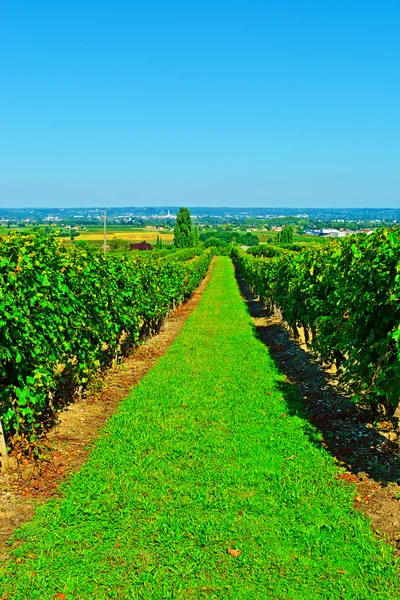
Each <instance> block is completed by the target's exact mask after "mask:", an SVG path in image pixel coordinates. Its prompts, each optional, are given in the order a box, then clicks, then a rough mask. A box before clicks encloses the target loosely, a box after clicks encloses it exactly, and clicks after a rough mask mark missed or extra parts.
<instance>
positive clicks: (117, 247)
mask: <svg viewBox="0 0 400 600" xmlns="http://www.w3.org/2000/svg"><path fill="white" fill-rule="evenodd" d="M77 243H78V242H77ZM107 243H108V246H109V247H110V249H111V250H114V251H116V252H128V250H129V248H130V242H129V240H125V239H124V238H120V237H117V236H114V237H113V238H111V240H109V241H108V242H107Z"/></svg>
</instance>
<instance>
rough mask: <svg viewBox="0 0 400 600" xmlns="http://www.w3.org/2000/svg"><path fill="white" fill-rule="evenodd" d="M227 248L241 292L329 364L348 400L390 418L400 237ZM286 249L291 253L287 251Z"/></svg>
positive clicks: (397, 392)
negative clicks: (255, 250)
mask: <svg viewBox="0 0 400 600" xmlns="http://www.w3.org/2000/svg"><path fill="white" fill-rule="evenodd" d="M265 248H266V253H267V256H254V255H252V254H249V253H246V252H244V251H242V250H241V249H240V248H234V249H233V251H232V256H233V257H234V259H235V261H236V262H237V265H238V268H239V270H240V273H241V274H242V276H243V277H244V279H245V281H246V282H247V283H248V285H249V286H250V287H251V288H252V289H253V290H254V292H255V293H256V294H258V296H259V297H260V299H261V300H262V301H264V302H265V303H266V304H267V305H268V306H269V307H270V308H271V309H272V310H273V309H278V310H279V312H280V313H281V315H282V317H283V319H284V320H285V321H286V323H287V324H288V325H289V327H290V328H291V329H292V331H293V333H294V335H295V337H296V338H299V336H300V334H302V335H303V336H304V339H305V342H306V343H307V344H308V345H309V346H310V347H312V349H313V350H314V351H315V352H316V354H317V355H318V356H319V357H320V359H321V360H322V361H324V362H326V363H332V364H334V365H335V366H336V367H337V369H338V372H339V374H340V377H341V381H342V382H343V384H345V386H346V387H347V388H348V390H349V391H350V392H351V393H352V395H353V397H354V398H355V399H356V400H362V401H363V402H367V403H369V404H371V405H372V406H373V407H374V408H375V409H380V410H384V411H387V412H389V413H393V412H394V411H395V409H396V407H397V405H398V403H399V398H400V378H399V373H400V231H399V230H385V229H382V230H377V231H376V232H375V233H374V234H373V235H369V236H368V235H365V234H364V235H363V234H361V235H358V236H350V237H349V238H347V239H346V240H345V241H340V242H332V243H330V244H326V245H323V246H320V247H315V246H311V247H309V248H307V249H302V250H301V251H298V250H299V248H294V249H291V248H288V249H286V250H285V249H282V248H276V249H275V248H274V247H270V248H268V247H265ZM293 250H294V251H293Z"/></svg>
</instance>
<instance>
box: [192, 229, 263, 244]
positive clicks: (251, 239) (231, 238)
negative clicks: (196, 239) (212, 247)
mask: <svg viewBox="0 0 400 600" xmlns="http://www.w3.org/2000/svg"><path fill="white" fill-rule="evenodd" d="M210 237H213V238H216V239H218V240H221V241H223V242H225V243H227V244H230V243H231V242H234V243H235V244H239V245H240V246H257V245H258V243H259V240H258V237H257V236H256V235H254V234H253V233H251V231H247V232H246V233H241V232H240V231H204V232H203V233H201V234H200V240H201V241H202V242H206V241H207V240H208V239H209V238H210Z"/></svg>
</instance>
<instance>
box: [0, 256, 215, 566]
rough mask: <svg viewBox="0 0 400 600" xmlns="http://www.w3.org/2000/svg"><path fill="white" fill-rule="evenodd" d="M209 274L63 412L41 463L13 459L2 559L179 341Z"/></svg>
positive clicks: (3, 477)
mask: <svg viewBox="0 0 400 600" xmlns="http://www.w3.org/2000/svg"><path fill="white" fill-rule="evenodd" d="M211 271H212V265H211V267H210V269H209V272H208V274H207V275H206V277H205V278H204V280H203V281H202V283H201V284H200V286H199V287H198V288H197V290H196V291H195V292H194V293H193V294H192V296H191V298H189V300H188V301H187V302H185V303H184V304H182V305H180V306H179V307H178V308H177V309H176V310H175V311H174V312H173V313H171V314H170V316H169V317H168V318H167V319H166V320H165V322H164V324H163V325H162V327H161V330H160V332H159V333H157V334H156V335H155V336H153V337H151V338H149V339H147V340H146V341H143V342H142V343H141V344H140V346H138V347H137V348H135V349H134V350H132V352H131V354H130V355H129V356H128V357H127V358H125V359H124V360H123V361H122V362H121V363H120V364H118V365H116V366H115V367H114V368H112V369H109V370H108V371H107V372H105V373H103V374H102V375H101V379H99V380H98V381H95V382H94V384H93V385H92V386H91V391H90V392H88V393H87V394H86V397H84V398H82V399H81V400H78V401H77V402H74V403H72V404H70V405H69V406H68V407H67V408H65V409H64V410H63V411H62V412H61V413H60V414H59V420H58V422H57V424H56V425H55V426H54V427H53V428H52V429H51V430H50V431H48V432H47V434H46V436H45V437H44V439H43V444H42V447H43V457H42V459H41V460H39V461H37V462H36V464H34V463H32V461H29V460H26V461H24V462H20V463H19V464H17V461H16V460H15V458H13V457H12V456H11V460H10V462H11V468H10V470H9V471H8V472H7V473H6V474H4V473H3V474H1V473H0V560H4V559H5V558H6V557H7V544H6V542H7V539H8V538H9V537H10V535H11V534H12V532H13V531H14V529H16V528H17V527H18V526H19V525H21V524H22V523H24V522H25V521H27V520H28V519H30V518H31V517H32V515H33V513H34V510H35V506H36V505H37V504H38V503H42V502H44V501H46V500H47V499H48V498H50V497H52V496H55V495H57V494H58V486H59V484H60V483H61V482H62V481H64V480H65V478H66V477H67V475H69V474H70V473H72V472H74V471H77V470H78V469H79V467H80V466H81V465H82V464H83V463H84V462H85V461H86V459H87V458H88V455H89V452H90V449H91V448H92V446H93V443H94V442H95V440H96V438H97V436H98V433H99V430H100V429H101V427H103V425H104V424H105V423H106V421H107V420H108V419H109V418H110V417H111V416H112V415H113V414H114V412H115V411H116V409H117V408H118V405H119V404H120V402H121V401H122V400H123V399H124V398H125V397H126V396H127V394H128V393H129V392H130V390H131V389H132V387H133V386H134V385H135V384H137V383H138V382H139V381H140V379H141V378H142V377H143V376H144V375H145V374H146V373H147V372H148V371H149V370H150V369H151V367H152V366H153V365H154V364H155V363H156V361H157V360H158V359H159V357H160V356H162V355H163V354H164V352H165V351H166V350H167V348H168V347H169V346H170V345H171V344H172V343H173V341H174V340H175V339H176V338H177V336H178V335H179V333H180V331H181V330H182V328H183V326H184V325H185V322H186V320H187V319H188V317H189V316H190V314H191V313H192V312H193V310H194V309H195V308H196V306H197V305H198V304H199V302H200V299H201V296H202V294H203V292H204V290H205V289H206V287H207V284H208V282H209V280H210V277H211ZM96 388H97V389H96Z"/></svg>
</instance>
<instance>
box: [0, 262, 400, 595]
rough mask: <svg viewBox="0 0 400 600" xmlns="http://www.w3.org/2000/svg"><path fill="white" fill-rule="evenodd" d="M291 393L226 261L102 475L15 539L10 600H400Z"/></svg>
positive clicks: (86, 477) (92, 459)
mask: <svg viewBox="0 0 400 600" xmlns="http://www.w3.org/2000/svg"><path fill="white" fill-rule="evenodd" d="M287 389H288V385H287V381H286V378H285V375H284V374H283V373H282V372H281V371H280V370H279V368H278V366H277V365H276V364H275V363H274V361H273V360H272V358H271V356H270V354H269V351H268V348H267V347H266V346H265V345H264V344H263V343H262V342H261V341H260V340H259V339H258V337H257V333H256V329H255V327H254V325H253V322H252V319H251V316H250V314H249V312H248V309H247V306H246V304H245V302H244V300H243V298H242V297H241V295H240V291H239V288H238V284H237V281H236V279H235V276H234V269H233V265H232V262H231V260H230V259H229V258H228V257H219V258H217V260H216V262H215V265H214V269H213V272H212V275H211V280H210V283H209V284H208V286H207V289H206V291H205V292H204V295H203V296H202V299H201V301H200V303H199V305H198V306H197V308H196V309H195V310H194V312H193V313H192V314H191V316H190V317H189V319H188V320H187V322H186V325H185V327H184V328H183V330H182V331H181V333H180V335H179V336H178V338H177V339H176V340H175V342H174V343H173V344H172V345H171V346H170V347H169V349H168V350H167V352H166V353H165V354H164V355H163V356H161V357H160V359H159V360H158V361H157V363H156V364H155V365H154V367H153V368H152V369H151V370H150V371H149V372H148V373H147V375H145V377H143V379H142V380H141V381H140V382H139V383H138V385H137V386H135V388H134V389H133V390H132V391H131V392H130V394H129V395H128V397H127V398H126V399H125V400H124V401H123V402H122V403H121V405H120V407H119V409H118V410H117V412H116V414H115V415H114V416H112V417H111V419H110V420H109V421H108V423H107V425H106V427H105V428H104V429H103V431H102V433H101V435H100V437H99V440H98V442H97V444H96V445H95V447H94V448H93V450H92V451H91V453H90V456H89V458H88V460H87V462H86V463H85V464H84V465H83V466H82V468H81V469H80V471H79V472H78V473H76V474H75V475H73V476H71V477H69V479H68V480H67V481H66V483H64V484H63V486H62V495H61V497H58V498H55V499H53V500H51V501H50V502H48V503H47V504H45V505H42V506H39V507H38V508H37V510H36V514H35V516H34V517H33V519H32V520H31V521H29V522H28V523H26V524H25V525H24V526H23V527H21V528H20V529H18V530H17V531H16V533H15V534H14V537H13V538H12V540H11V556H10V559H9V560H8V561H6V562H5V563H4V564H2V565H1V567H0V599H1V600H17V599H18V600H31V599H32V600H34V599H38V600H39V599H40V600H47V599H54V598H58V599H59V600H60V599H61V600H72V599H84V600H87V599H90V600H91V599H93V600H102V599H121V600H123V599H142V598H143V599H146V600H147V599H153V598H154V599H159V600H162V599H166V598H174V599H189V598H209V599H217V598H218V599H219V598H222V599H235V600H237V599H249V600H252V599H258V598H260V599H264V598H273V599H285V600H303V599H305V598H312V599H313V600H314V599H315V600H326V599H333V600H336V599H338V600H354V599H357V600H364V599H371V600H372V599H380V598H386V599H396V598H398V599H400V590H399V584H398V571H397V564H396V561H395V558H394V554H393V549H392V548H391V547H390V546H389V545H387V544H386V543H385V542H384V541H382V540H378V539H377V538H376V536H375V534H374V533H373V532H372V530H371V528H370V525H369V522H368V521H367V519H366V518H365V517H364V515H362V514H361V513H359V512H356V511H354V509H353V499H354V495H355V491H354V488H353V486H352V485H350V484H348V483H347V482H345V481H343V480H342V479H339V478H338V474H339V470H338V466H337V464H336V463H335V461H334V459H333V458H332V456H331V455H330V454H329V453H328V452H327V450H326V448H325V447H324V445H323V444H322V440H321V436H320V434H319V432H318V431H317V430H316V429H314V428H313V426H312V425H310V423H309V422H308V421H307V419H306V417H305V415H304V410H303V408H302V404H301V400H300V398H299V399H298V406H297V408H296V406H295V404H296V399H295V398H294V397H293V391H291V392H290V400H289V398H288V397H287Z"/></svg>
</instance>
